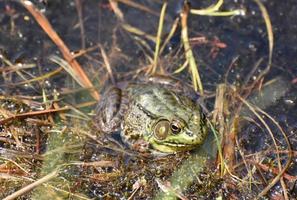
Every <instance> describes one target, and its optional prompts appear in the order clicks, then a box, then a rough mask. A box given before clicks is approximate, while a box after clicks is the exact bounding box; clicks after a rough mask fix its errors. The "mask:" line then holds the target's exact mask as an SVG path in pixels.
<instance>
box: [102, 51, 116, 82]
mask: <svg viewBox="0 0 297 200" xmlns="http://www.w3.org/2000/svg"><path fill="white" fill-rule="evenodd" d="M100 52H101V55H102V58H103V61H104V64H105V65H104V66H105V67H106V70H107V73H108V75H109V78H110V80H111V82H112V84H114V85H115V84H116V82H115V79H114V76H113V73H112V69H111V66H110V62H109V60H108V57H107V55H106V52H105V50H104V48H103V47H102V46H100Z"/></svg>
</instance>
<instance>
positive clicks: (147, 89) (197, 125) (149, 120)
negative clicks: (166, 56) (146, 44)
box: [94, 77, 207, 154]
mask: <svg viewBox="0 0 297 200" xmlns="http://www.w3.org/2000/svg"><path fill="white" fill-rule="evenodd" d="M185 88H186V87H184V86H182V85H181V83H180V81H176V80H175V79H172V78H164V77H161V78H160V77H157V78H156V77H153V78H150V79H149V81H146V82H143V81H142V82H141V83H130V84H127V85H126V86H122V87H121V88H120V87H116V86H113V87H110V88H109V89H108V90H107V91H106V92H105V93H104V94H103V96H102V99H101V101H100V102H99V103H98V106H97V108H96V117H95V120H94V122H95V125H96V127H97V128H98V129H99V131H100V132H102V133H104V134H110V133H114V132H120V134H121V138H122V140H123V141H124V142H125V143H126V144H128V145H129V146H130V147H131V148H132V149H136V150H138V151H140V152H147V151H149V152H151V153H163V154H164V153H165V154H170V153H175V152H179V151H186V150H191V149H194V148H195V147H197V146H199V145H200V144H202V143H203V141H204V139H205V138H206V136H207V126H206V117H205V115H204V113H203V112H202V109H201V107H200V106H199V105H198V104H197V103H195V102H194V101H193V100H192V99H191V98H190V97H189V96H186V95H185V94H186V93H189V92H188V91H189V90H186V89H185Z"/></svg>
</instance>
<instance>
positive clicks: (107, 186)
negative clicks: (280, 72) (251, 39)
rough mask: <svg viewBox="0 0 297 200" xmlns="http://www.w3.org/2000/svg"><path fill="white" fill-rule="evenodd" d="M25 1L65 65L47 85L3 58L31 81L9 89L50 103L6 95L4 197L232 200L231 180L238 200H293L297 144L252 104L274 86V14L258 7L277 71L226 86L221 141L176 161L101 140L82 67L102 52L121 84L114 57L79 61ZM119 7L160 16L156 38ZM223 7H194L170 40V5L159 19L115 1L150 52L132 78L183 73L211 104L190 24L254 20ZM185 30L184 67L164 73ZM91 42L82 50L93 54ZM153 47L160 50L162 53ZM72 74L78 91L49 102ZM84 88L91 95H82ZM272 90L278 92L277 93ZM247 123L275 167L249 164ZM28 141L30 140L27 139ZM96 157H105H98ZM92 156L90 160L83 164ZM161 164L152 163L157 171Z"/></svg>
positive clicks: (256, 159) (218, 95)
mask: <svg viewBox="0 0 297 200" xmlns="http://www.w3.org/2000/svg"><path fill="white" fill-rule="evenodd" d="M19 2H20V3H21V4H22V5H23V6H24V7H25V8H26V9H27V10H28V11H29V12H30V13H31V14H32V16H33V17H34V19H35V20H36V21H37V22H38V24H39V25H40V26H41V27H42V30H44V32H45V33H46V34H47V35H48V36H49V37H50V38H51V40H52V41H53V42H54V43H55V44H56V45H57V47H58V48H59V50H60V51H61V54H62V56H60V57H58V56H51V57H49V60H50V61H51V62H52V63H55V64H57V68H56V69H55V70H52V71H50V72H48V73H44V74H41V75H40V76H36V75H32V74H31V73H30V71H29V70H31V69H32V68H35V67H36V65H35V64H22V65H20V64H14V63H13V62H12V61H10V60H9V59H7V58H6V57H5V56H4V55H1V57H0V58H1V60H2V62H3V63H4V64H5V66H6V67H5V68H3V69H1V70H2V72H5V73H10V74H13V76H16V77H18V78H19V79H20V80H21V81H19V82H13V81H10V82H13V83H10V84H8V83H7V84H4V85H3V87H12V88H14V87H15V88H17V87H20V86H23V85H27V86H28V87H30V88H31V89H32V90H40V91H41V94H42V95H40V96H30V95H26V94H23V95H19V96H14V97H10V96H5V95H1V96H0V97H1V98H0V101H1V108H0V113H1V119H0V125H1V138H0V139H1V140H0V141H1V142H2V143H3V144H4V146H5V148H2V147H1V149H0V151H1V155H0V172H1V177H0V178H1V182H3V183H4V184H5V185H7V187H6V188H1V190H2V191H1V192H2V194H4V196H2V197H1V198H4V197H6V199H7V200H8V199H14V198H17V197H21V196H22V195H24V194H28V193H29V196H30V195H31V197H32V198H35V199H39V198H40V197H42V195H43V194H45V193H46V195H48V196H46V195H45V196H44V198H46V197H49V196H51V197H52V198H66V197H67V198H69V197H73V198H77V199H89V198H88V195H87V194H89V193H92V192H93V190H94V191H96V192H98V191H97V190H99V192H98V193H100V194H101V193H104V194H102V198H109V197H111V196H109V195H110V194H109V193H112V192H114V193H116V192H118V191H120V192H122V193H121V195H122V196H123V197H126V198H127V199H133V198H137V197H138V196H137V195H139V197H146V196H145V195H147V196H150V197H153V196H154V194H156V196H155V199H164V198H165V199H166V198H167V199H176V198H180V199H189V198H188V196H190V195H192V194H193V195H197V196H198V197H199V195H200V194H201V193H203V194H204V195H205V194H207V195H208V197H213V198H218V199H219V198H223V197H224V196H223V194H221V193H220V192H219V191H220V190H222V187H221V183H222V182H224V181H225V183H226V187H227V190H228V189H230V191H231V192H230V193H229V194H230V195H232V191H234V195H235V194H236V193H238V192H239V193H243V194H244V192H248V191H244V190H246V188H248V190H249V191H252V190H253V189H254V186H257V187H259V188H262V190H261V191H259V190H256V192H257V194H256V195H254V197H258V198H260V197H263V196H265V195H267V194H268V193H269V191H270V190H271V188H272V187H273V186H275V184H277V183H278V182H280V184H281V187H282V190H283V197H284V199H289V198H290V197H289V195H288V192H287V189H288V187H287V185H286V181H285V180H290V181H292V180H294V178H296V177H292V176H290V175H289V174H287V173H286V171H287V169H288V167H289V166H290V164H291V160H292V156H293V155H292V148H291V146H290V142H289V140H288V137H287V135H286V133H285V132H284V130H283V128H282V127H281V126H280V125H279V123H278V122H277V121H276V120H275V119H274V118H273V117H272V116H270V115H269V114H268V113H266V112H264V111H263V108H264V107H266V106H268V105H269V104H271V103H272V102H270V103H269V102H268V103H265V104H264V105H261V102H257V101H253V98H252V97H253V95H254V94H256V95H255V96H257V94H260V93H261V92H265V88H267V87H266V86H267V84H262V83H264V82H265V81H264V76H265V75H266V74H267V73H268V72H269V70H270V68H271V65H272V52H273V32H272V25H271V22H270V19H269V15H268V13H267V10H266V8H265V7H264V5H263V4H262V3H261V2H260V1H258V0H255V2H256V3H257V5H258V6H259V8H260V11H261V12H262V16H263V19H264V22H265V24H266V29H267V35H268V41H269V49H268V52H269V53H268V54H269V55H268V64H267V67H266V68H265V70H263V71H262V73H260V74H259V75H257V76H256V75H255V71H256V69H257V68H258V67H259V65H255V67H254V69H252V70H251V74H250V75H249V76H247V77H248V78H247V79H248V80H246V81H244V84H243V85H241V87H235V86H234V85H230V84H229V83H227V81H226V82H225V83H221V84H219V85H217V86H216V91H208V92H207V94H208V95H209V96H211V95H212V96H215V103H214V106H213V110H212V111H211V112H210V113H209V114H208V119H209V120H208V126H209V129H210V135H211V136H210V138H209V139H208V141H207V144H204V145H203V147H202V148H200V149H198V150H197V152H195V153H194V154H187V153H186V154H182V155H179V154H177V155H173V156H169V157H168V158H152V157H150V156H149V155H141V156H139V155H135V154H134V153H131V152H130V151H128V150H126V149H123V148H122V147H119V146H116V147H114V146H111V145H109V144H107V143H106V138H105V137H104V136H101V135H99V137H97V136H98V135H97V134H98V133H96V130H95V129H94V127H92V124H91V123H90V122H89V121H90V119H91V118H92V116H93V115H94V113H93V111H92V106H94V105H95V104H96V102H97V100H98V99H99V98H100V95H99V93H98V91H97V90H95V87H94V85H96V84H98V83H92V81H93V80H95V79H90V78H89V77H91V76H92V74H91V75H88V73H90V72H89V71H88V70H84V69H83V68H82V67H81V65H80V63H79V62H78V61H77V60H78V59H79V58H80V57H84V56H85V55H86V54H87V53H88V52H93V51H98V52H100V55H101V60H100V63H102V68H100V70H102V73H106V75H104V77H105V80H108V79H109V80H110V81H111V82H112V83H113V84H115V83H116V80H117V78H116V77H118V76H119V74H118V73H117V71H116V69H114V68H113V65H112V62H111V60H110V58H109V54H108V52H107V50H106V49H108V48H106V46H104V45H103V44H97V45H95V46H94V47H91V48H89V49H83V50H82V51H81V52H79V53H77V54H73V53H72V52H71V51H70V50H69V48H68V47H67V46H66V45H65V43H64V41H63V40H62V39H61V38H60V37H59V35H58V34H57V33H56V31H55V30H54V27H52V26H51V24H50V23H49V21H48V20H47V18H46V17H45V16H44V15H43V14H42V12H40V11H39V10H38V9H37V8H36V7H35V6H34V5H33V4H32V3H31V2H30V1H25V0H22V1H19ZM80 3H81V2H80V1H76V6H77V8H78V9H77V11H78V12H79V13H80V12H81V6H82V5H81V4H80ZM119 4H124V5H126V6H128V7H130V9H138V10H141V11H143V12H145V13H147V14H151V15H153V16H157V17H159V23H158V28H157V30H156V34H155V35H153V34H149V33H146V32H145V31H143V30H141V29H140V28H137V27H134V26H132V25H130V24H128V23H127V22H126V21H125V12H123V11H122V10H121V6H119ZM223 4H224V1H223V0H218V1H217V2H216V3H215V4H213V5H211V6H210V7H208V8H205V9H195V8H190V7H189V5H188V4H187V3H185V4H184V5H183V9H182V11H181V13H180V16H179V17H177V18H176V19H174V20H173V22H172V23H171V24H170V27H171V28H170V31H169V33H168V34H167V35H165V31H164V25H166V23H168V21H167V20H166V11H167V6H168V2H167V1H165V2H164V3H162V6H161V11H160V12H158V11H155V10H153V9H151V8H149V7H147V6H145V5H142V4H140V3H136V2H135V1H130V0H110V6H111V7H112V9H113V12H114V14H115V15H116V16H117V18H118V20H119V25H118V26H120V27H121V31H125V33H127V34H128V35H129V36H131V38H133V41H134V42H135V43H136V44H137V45H138V46H140V47H142V48H143V49H147V50H148V51H147V52H148V53H145V57H146V60H147V61H148V62H147V63H144V65H142V66H139V68H137V69H134V71H128V72H126V73H125V75H126V74H129V75H130V74H132V77H135V76H138V75H139V74H142V73H143V74H147V75H148V74H150V75H152V74H159V73H161V74H165V75H173V74H176V75H180V74H183V75H184V76H186V77H191V80H192V87H193V88H194V89H195V91H197V92H199V94H200V95H201V96H202V97H201V98H208V97H207V95H206V94H205V93H206V92H205V89H204V82H203V79H202V78H201V77H203V76H201V74H200V72H201V71H200V70H199V69H201V68H202V67H203V65H202V64H198V63H199V58H198V57H197V56H196V54H195V53H194V50H193V47H192V45H191V41H190V39H191V35H190V33H189V29H191V27H189V26H188V16H189V15H205V16H220V17H221V16H225V17H228V16H234V15H242V14H244V11H243V10H240V9H236V10H230V11H220V9H221V8H222V6H223ZM78 15H79V18H80V20H79V24H80V26H79V27H80V29H81V35H82V36H84V34H85V31H84V25H83V24H82V23H83V22H84V20H82V17H83V16H82V13H80V14H78ZM179 27H180V28H181V33H180V38H181V45H180V48H179V51H178V52H173V56H172V57H169V61H167V62H171V63H172V62H176V63H175V65H174V66H175V68H174V67H168V66H163V65H162V64H163V63H166V61H163V55H164V54H165V51H166V46H167V45H168V43H170V40H171V39H172V37H173V36H174V34H175V33H176V31H177V30H178V28H179ZM82 38H83V37H82ZM83 41H84V40H82V46H85V42H83ZM149 42H153V43H154V44H155V46H154V50H152V48H151V46H150V44H149ZM169 55H170V53H169ZM176 55H178V56H176ZM86 57H87V56H86ZM176 57H178V58H176ZM87 58H90V57H87ZM167 59H168V58H167ZM170 59H171V60H170ZM259 63H261V61H260V62H259ZM176 66H177V67H176ZM63 72H66V73H65V74H67V76H69V77H71V80H74V82H75V84H73V85H72V86H74V87H69V88H66V87H67V85H63V88H60V89H61V90H60V91H58V92H57V93H49V92H48V90H47V89H46V88H45V86H44V82H46V81H47V80H48V79H51V78H54V77H55V76H57V75H61V74H63ZM227 73H228V72H227ZM227 73H226V74H227ZM65 74H63V75H65ZM100 75H102V74H100ZM3 76H4V74H3ZM252 76H256V79H255V80H250V78H251V77H252ZM101 77H102V76H101ZM129 77H131V76H129ZM6 80H7V79H6ZM100 81H102V80H100ZM8 82H9V81H8ZM103 82H107V81H102V82H100V84H101V85H100V87H102V85H103ZM276 82H277V80H276ZM78 85H79V86H80V87H81V88H78ZM268 85H269V84H268ZM64 87H65V88H64ZM271 88H272V89H275V88H277V87H273V86H272V87H271ZM271 88H270V90H271ZM270 90H269V91H270ZM278 90H279V91H280V92H279V95H278V96H275V98H279V97H280V96H282V95H283V93H282V92H285V91H286V88H278ZM257 91H258V92H257ZM76 95H81V96H84V95H86V96H88V97H87V98H85V99H83V102H77V101H76V99H75V100H73V98H75V96H76ZM93 99H95V100H96V101H94V100H93ZM71 100H72V101H71ZM69 102H71V103H69ZM17 108H18V109H17ZM246 119H248V120H249V121H250V122H253V123H255V124H257V125H258V126H259V127H261V128H262V129H263V130H264V132H267V133H268V135H269V136H270V138H271V141H272V144H271V149H273V150H271V152H270V153H269V155H270V156H272V157H273V156H275V157H276V158H275V159H274V160H273V161H272V164H271V165H272V166H269V165H268V164H267V163H266V161H267V154H268V153H267V152H262V151H261V152H257V155H246V152H244V150H243V149H242V148H241V146H240V142H239V139H240V138H239V137H240V131H241V125H240V124H241V123H242V121H245V120H246ZM267 120H269V122H270V123H271V122H272V124H273V126H275V127H277V129H278V131H280V132H281V135H282V139H283V140H284V141H285V143H286V144H285V149H283V148H284V145H283V146H281V145H280V144H279V142H278V140H277V139H276V138H275V136H274V130H273V129H272V128H271V125H270V123H269V124H268V122H267ZM24 138H30V139H29V140H25V139H24ZM109 142H110V141H109ZM87 144H90V149H91V150H90V152H88V148H87V146H88V145H87ZM94 146H95V147H94ZM94 148H95V149H100V151H99V150H94ZM209 148H211V149H212V151H211V152H209V150H208V149H209ZM84 151H85V152H84ZM81 152H84V153H81ZM95 155H96V157H94V156H95ZM84 156H85V157H86V158H85V159H82V158H84ZM92 156H93V157H92ZM127 157H128V158H127ZM94 159H95V160H94ZM96 159H98V160H96ZM151 160H152V162H150V161H151ZM283 161H285V164H284V162H283ZM127 163H128V164H127ZM209 163H211V164H209ZM208 164H209V165H210V166H212V167H209V169H210V170H212V172H213V177H211V178H209V179H208V180H206V183H211V182H213V183H214V185H211V184H209V185H211V186H210V187H207V188H208V189H209V190H212V191H205V190H203V189H202V190H199V189H198V188H199V183H200V182H201V181H200V179H201V174H202V173H203V171H204V170H205V166H206V165H208ZM176 166H178V167H176ZM271 171H272V172H273V173H271ZM259 173H260V174H263V173H267V174H269V175H275V176H274V177H273V178H270V179H269V178H266V177H269V176H265V175H263V177H264V178H265V179H267V180H266V181H264V182H262V181H261V180H260V178H259V176H258V174H259ZM159 177H162V179H160V178H159ZM263 177H262V178H263ZM202 178H203V177H202ZM295 180H296V179H295ZM11 183H13V184H11ZM200 185H203V183H202V184H200ZM234 185H239V188H236V189H234V187H232V186H234ZM36 188H37V189H36ZM98 188H99V189H98ZM122 188H125V190H123V189H122ZM157 191H158V193H157ZM94 193H95V192H94ZM116 194H119V192H118V193H116Z"/></svg>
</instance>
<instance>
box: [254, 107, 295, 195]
mask: <svg viewBox="0 0 297 200" xmlns="http://www.w3.org/2000/svg"><path fill="white" fill-rule="evenodd" d="M257 110H258V111H259V112H260V113H262V114H264V115H265V116H266V117H267V118H269V119H270V120H271V121H272V122H273V123H274V124H275V125H276V126H277V128H278V129H279V130H280V131H281V133H282V135H283V136H284V138H285V141H286V143H287V146H288V159H287V162H286V165H285V166H284V167H283V169H282V168H281V167H279V173H278V174H277V176H276V177H275V178H274V179H273V180H272V181H271V182H270V184H269V185H268V186H267V187H266V188H265V189H264V190H263V191H262V192H261V193H260V194H259V195H258V196H259V197H262V196H264V195H265V194H266V193H267V192H268V191H269V190H270V189H271V188H272V187H273V186H274V185H275V184H276V183H277V182H278V180H279V179H280V180H281V185H282V187H283V191H284V195H285V199H286V200H289V197H288V193H287V188H286V185H285V182H284V180H283V174H284V173H285V171H286V170H287V169H288V168H289V167H290V164H291V161H292V157H293V152H292V148H291V144H290V142H289V140H288V137H287V136H286V134H285V133H284V131H283V129H282V128H281V126H280V125H279V124H278V123H277V122H276V121H275V120H274V119H273V118H272V117H271V116H270V115H269V114H268V113H266V112H264V111H263V110H262V109H260V108H257Z"/></svg>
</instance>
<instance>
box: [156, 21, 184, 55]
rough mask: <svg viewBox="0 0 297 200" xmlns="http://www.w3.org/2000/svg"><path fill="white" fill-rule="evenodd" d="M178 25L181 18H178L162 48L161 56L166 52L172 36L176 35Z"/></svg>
mask: <svg viewBox="0 0 297 200" xmlns="http://www.w3.org/2000/svg"><path fill="white" fill-rule="evenodd" d="M178 23H179V18H176V19H175V20H174V22H173V24H172V27H171V29H170V32H169V34H168V36H167V37H166V38H165V40H164V42H163V44H162V46H161V49H160V54H161V53H162V52H163V51H164V49H165V47H166V45H167V44H168V42H169V41H170V39H171V38H172V36H173V35H174V33H175V31H176V29H177V27H178Z"/></svg>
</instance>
